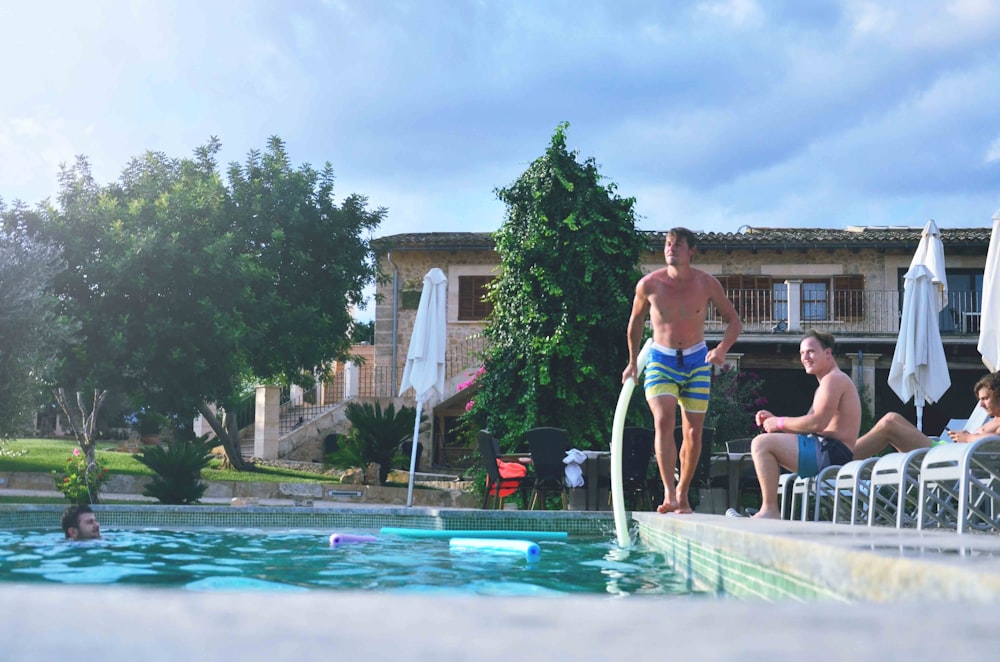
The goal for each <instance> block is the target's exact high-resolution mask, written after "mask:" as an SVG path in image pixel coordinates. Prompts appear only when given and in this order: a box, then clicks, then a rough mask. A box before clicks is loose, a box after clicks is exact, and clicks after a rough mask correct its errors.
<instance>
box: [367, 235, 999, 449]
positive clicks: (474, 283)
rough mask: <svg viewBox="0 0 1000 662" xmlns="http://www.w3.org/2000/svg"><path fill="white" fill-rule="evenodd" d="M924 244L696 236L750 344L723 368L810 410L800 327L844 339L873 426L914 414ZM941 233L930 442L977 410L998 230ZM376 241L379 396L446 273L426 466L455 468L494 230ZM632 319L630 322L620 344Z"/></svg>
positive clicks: (396, 376)
mask: <svg viewBox="0 0 1000 662" xmlns="http://www.w3.org/2000/svg"><path fill="white" fill-rule="evenodd" d="M645 234H646V235H647V238H648V244H647V247H648V250H647V252H646V253H645V254H644V255H643V256H642V258H641V268H642V270H643V271H644V272H648V271H651V270H653V269H655V268H658V267H660V266H662V264H663V257H662V255H663V253H662V250H663V244H664V240H665V233H664V232H647V233H645ZM920 234H921V228H901V227H848V228H846V229H842V230H834V229H784V228H751V227H743V228H741V229H740V231H738V232H735V233H715V232H696V235H697V237H698V253H697V254H696V256H695V260H694V265H695V266H696V267H698V268H700V269H702V270H704V271H707V272H708V273H710V274H713V275H714V276H716V277H717V278H719V280H720V282H721V283H722V285H723V287H724V288H725V289H726V291H727V293H728V295H729V297H730V299H731V300H732V301H733V302H734V304H735V305H736V308H737V310H738V311H739V312H740V315H741V316H742V318H743V321H744V331H743V334H742V335H741V337H740V339H739V341H738V342H737V343H736V345H735V346H734V347H733V348H732V351H731V353H730V355H729V357H728V360H729V362H730V363H732V364H733V365H735V366H738V367H739V368H740V369H741V370H746V371H753V372H754V373H756V374H759V375H760V376H761V378H762V379H763V380H764V384H765V393H766V395H767V397H768V400H769V408H771V409H774V410H775V411H789V412H804V411H805V410H806V409H807V408H808V406H809V402H810V401H811V397H812V393H813V391H814V390H815V380H814V379H812V378H810V377H808V376H807V375H805V374H804V372H803V370H802V367H801V365H800V364H799V360H798V342H799V339H800V336H801V333H802V332H803V331H804V330H806V329H809V328H816V329H820V330H824V331H828V332H831V333H833V334H834V335H835V336H836V338H837V341H838V342H837V355H838V360H839V362H840V365H841V368H842V369H844V370H845V371H846V372H848V373H849V374H851V375H852V376H853V378H854V379H855V382H856V383H857V384H859V386H863V387H865V389H864V391H863V392H864V393H865V395H866V397H867V401H868V405H869V406H870V407H871V409H872V411H873V413H874V414H875V415H876V416H878V415H881V414H882V413H884V412H886V411H888V410H894V411H900V412H902V413H904V414H907V415H909V417H910V418H911V420H913V418H914V416H913V412H914V409H913V406H912V404H904V403H902V402H900V401H899V399H898V398H897V397H896V396H895V394H894V393H893V392H892V391H891V390H890V389H889V388H888V386H887V379H888V371H889V366H890V362H891V359H892V354H893V349H894V347H895V341H896V336H897V334H898V331H899V319H900V311H901V308H902V290H903V288H902V282H903V274H904V273H905V272H906V271H907V269H908V268H909V264H910V260H911V259H912V256H913V253H914V251H915V250H916V247H917V244H918V243H919V241H920ZM941 234H942V240H943V243H944V246H945V257H946V263H947V273H948V292H949V294H948V297H949V302H948V306H947V307H946V308H945V310H944V311H942V313H941V316H940V323H941V335H942V340H943V342H944V345H945V349H946V354H947V358H948V365H949V369H950V371H951V379H952V386H951V388H950V389H949V390H948V392H947V393H946V394H945V396H944V398H942V400H941V401H940V402H939V403H937V404H936V405H932V406H928V407H927V408H925V410H924V422H925V429H926V430H928V431H931V432H933V431H934V426H936V425H937V426H939V427H940V426H943V424H944V423H945V422H946V421H947V420H948V419H950V418H955V417H960V418H964V417H965V416H966V415H967V414H968V413H969V411H970V410H971V408H972V406H973V404H974V400H973V398H972V392H971V389H972V385H973V384H974V383H975V381H976V380H977V379H978V378H979V377H980V376H981V375H982V374H983V372H984V368H983V365H982V362H981V361H980V358H979V354H978V352H977V351H976V343H977V340H978V329H979V311H980V304H981V301H982V290H983V269H984V266H985V262H986V252H987V248H988V245H989V239H990V229H989V228H988V227H982V228H968V229H943V230H941ZM374 244H375V247H376V252H377V254H378V258H379V267H380V269H381V271H382V272H383V273H384V274H386V275H387V276H388V278H387V279H386V280H385V281H384V282H383V283H382V284H380V285H379V287H378V290H377V293H378V295H379V302H378V304H377V305H376V308H375V346H374V366H373V368H372V370H371V372H370V374H371V378H372V379H373V380H374V382H373V384H372V385H371V389H372V390H371V392H372V393H373V394H374V395H376V396H380V397H393V396H396V395H397V394H398V385H399V381H400V378H401V376H402V372H403V367H404V365H405V362H406V353H407V348H408V343H409V338H410V334H411V332H412V327H413V322H414V319H415V317H416V310H417V304H418V302H419V300H420V291H421V287H422V283H423V277H424V274H426V273H427V271H429V270H430V269H431V268H432V267H438V268H440V269H441V270H442V271H444V273H445V274H446V275H447V277H448V285H447V287H448V294H447V296H448V365H447V378H448V384H447V387H446V393H453V394H454V395H451V396H449V397H447V398H445V400H444V401H443V402H436V403H429V405H430V407H427V406H426V405H425V408H427V409H431V408H432V409H433V411H434V419H435V441H434V444H433V451H432V458H431V459H432V461H434V462H439V461H440V462H444V463H447V462H448V461H449V459H450V458H448V457H447V455H448V453H449V452H451V451H452V450H453V449H449V444H448V431H449V429H450V425H451V424H452V422H453V420H454V418H455V417H457V416H458V415H460V414H461V412H462V411H463V408H464V403H465V400H466V398H465V397H464V396H463V395H462V394H461V393H459V392H456V390H455V389H456V387H457V385H458V384H459V383H461V382H463V381H466V380H468V378H469V376H470V375H471V374H472V371H474V370H475V369H476V368H477V367H478V366H479V361H478V358H477V352H478V351H480V350H481V349H482V347H483V339H482V337H481V336H480V333H481V331H482V329H483V320H484V318H485V317H486V315H487V314H488V312H489V309H488V304H487V303H486V302H484V301H483V299H482V294H483V291H484V286H485V284H486V283H487V282H488V281H489V280H490V279H491V278H493V277H494V275H495V273H496V270H497V268H498V266H499V263H500V259H499V256H498V255H497V253H496V252H495V250H494V244H493V240H492V235H491V234H490V233H473V232H431V233H412V234H398V235H392V236H387V237H382V238H379V239H377V240H376V241H375V242H374ZM594 296H600V292H597V291H595V293H594ZM626 322H627V320H624V319H623V320H622V342H623V343H624V342H625V326H626ZM721 334H722V324H721V322H720V321H718V319H717V318H716V316H715V315H714V313H713V312H712V311H711V310H710V311H709V319H708V322H707V326H706V339H707V341H708V342H709V344H711V343H712V342H713V341H718V340H719V339H720V338H721ZM623 367H624V366H623ZM810 380H812V382H810ZM362 388H363V390H365V389H364V387H362ZM609 406H613V403H612V404H611V405H609Z"/></svg>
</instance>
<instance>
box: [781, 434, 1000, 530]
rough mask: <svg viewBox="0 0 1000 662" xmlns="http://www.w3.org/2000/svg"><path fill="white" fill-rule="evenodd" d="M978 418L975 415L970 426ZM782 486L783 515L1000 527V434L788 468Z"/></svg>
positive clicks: (882, 523) (881, 523) (960, 527)
mask: <svg viewBox="0 0 1000 662" xmlns="http://www.w3.org/2000/svg"><path fill="white" fill-rule="evenodd" d="M953 423H954V422H953ZM951 425H952V424H949V427H951ZM980 425H982V422H981V420H978V419H977V418H976V417H974V418H973V419H970V420H969V421H968V422H967V424H966V429H976V428H978V427H979V426H980ZM951 429H958V426H955V427H951ZM778 490H779V500H780V502H781V517H782V519H801V520H810V519H811V520H820V519H829V520H832V521H833V522H835V523H841V522H845V523H849V524H867V525H868V526H895V527H898V528H905V527H911V528H916V529H918V530H923V529H928V528H947V529H954V530H955V531H957V532H958V533H967V532H972V531H1000V436H996V435H994V436H990V437H985V438H983V439H979V440H977V441H975V442H971V443H967V444H957V443H945V444H940V445H937V446H934V447H932V448H930V449H927V448H922V449H918V450H914V451H910V452H908V453H889V454H887V455H883V456H881V457H873V458H868V459H865V460H854V461H851V462H848V463H846V464H844V465H843V466H839V465H834V466H830V467H827V468H826V469H824V470H822V471H821V472H820V473H819V474H818V475H816V476H814V477H811V478H804V477H800V476H797V475H796V474H794V473H792V474H783V475H782V477H781V481H780V483H779V487H778Z"/></svg>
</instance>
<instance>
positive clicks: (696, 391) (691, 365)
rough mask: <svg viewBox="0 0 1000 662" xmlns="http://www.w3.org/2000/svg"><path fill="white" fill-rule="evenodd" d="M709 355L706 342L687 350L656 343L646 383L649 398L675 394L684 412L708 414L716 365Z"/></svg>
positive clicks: (651, 350)
mask: <svg viewBox="0 0 1000 662" xmlns="http://www.w3.org/2000/svg"><path fill="white" fill-rule="evenodd" d="M707 354H708V348H707V347H706V346H705V343H704V342H701V343H698V344H697V345H694V346H693V347H688V348H687V349H670V348H669V347H664V346H663V345H657V344H656V343H653V345H652V347H650V350H649V360H648V361H647V363H646V377H645V380H644V382H643V387H644V388H645V390H646V399H647V400H650V399H652V398H657V397H660V396H661V395H671V396H673V397H675V398H677V402H679V403H680V405H681V409H683V410H684V411H688V412H691V413H692V414H704V413H705V412H706V411H708V394H709V391H710V390H711V388H712V366H711V365H710V364H709V363H708V362H706V361H705V356H706V355H707Z"/></svg>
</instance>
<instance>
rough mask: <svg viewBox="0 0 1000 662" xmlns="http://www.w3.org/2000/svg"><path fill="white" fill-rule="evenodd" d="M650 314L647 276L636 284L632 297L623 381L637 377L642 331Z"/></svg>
mask: <svg viewBox="0 0 1000 662" xmlns="http://www.w3.org/2000/svg"><path fill="white" fill-rule="evenodd" d="M647 315H649V297H648V296H647V294H646V288H645V278H643V279H642V280H640V281H639V282H638V283H637V284H636V286H635V297H634V298H633V299H632V314H631V315H629V318H628V366H626V367H625V372H624V373H622V382H624V381H625V380H626V379H627V378H628V377H633V378H635V376H636V373H637V372H638V368H637V366H636V363H637V362H638V360H639V350H640V349H641V346H642V331H643V327H644V326H645V324H646V317H647Z"/></svg>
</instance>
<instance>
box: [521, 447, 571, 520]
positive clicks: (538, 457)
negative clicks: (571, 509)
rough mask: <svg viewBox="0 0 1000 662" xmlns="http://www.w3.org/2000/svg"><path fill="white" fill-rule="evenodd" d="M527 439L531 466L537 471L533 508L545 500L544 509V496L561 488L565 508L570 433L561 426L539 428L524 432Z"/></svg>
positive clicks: (533, 490) (532, 496)
mask: <svg viewBox="0 0 1000 662" xmlns="http://www.w3.org/2000/svg"><path fill="white" fill-rule="evenodd" d="M524 437H525V439H526V440H527V442H528V452H529V453H531V466H532V467H533V468H534V470H535V474H534V481H535V483H534V487H533V488H532V490H531V509H532V510H534V508H535V505H536V504H537V503H538V502H539V500H540V501H541V502H542V510H545V499H546V497H547V496H548V495H549V493H550V492H556V491H558V493H559V495H560V497H561V498H562V507H563V510H565V509H566V496H567V491H566V465H565V464H564V463H563V460H564V459H565V458H566V451H567V450H569V435H568V434H567V433H566V430H564V429H562V428H553V427H539V428H532V429H530V430H528V431H527V432H525V433H524Z"/></svg>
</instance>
